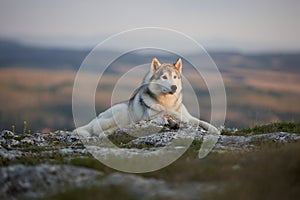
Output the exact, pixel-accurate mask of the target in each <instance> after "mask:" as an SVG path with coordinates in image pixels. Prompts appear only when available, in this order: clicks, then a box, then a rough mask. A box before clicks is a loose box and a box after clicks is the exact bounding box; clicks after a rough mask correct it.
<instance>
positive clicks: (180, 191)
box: [100, 173, 219, 200]
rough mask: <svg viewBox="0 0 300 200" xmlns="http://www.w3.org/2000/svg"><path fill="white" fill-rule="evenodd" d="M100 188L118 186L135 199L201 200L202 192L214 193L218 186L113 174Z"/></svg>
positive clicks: (105, 179)
mask: <svg viewBox="0 0 300 200" xmlns="http://www.w3.org/2000/svg"><path fill="white" fill-rule="evenodd" d="M100 185H102V186H110V185H114V186H118V187H122V188H126V189H127V191H129V192H130V193H132V194H133V195H134V196H136V198H137V199H140V198H141V197H143V199H145V200H147V199H197V200H198V199H201V196H202V194H203V193H204V192H208V191H216V189H218V187H219V185H218V184H201V183H197V182H182V183H180V184H175V183H168V182H166V181H164V180H158V179H153V178H148V179H147V178H142V177H140V176H137V175H130V174H122V173H113V174H111V175H108V176H107V177H105V178H104V179H102V181H101V182H100Z"/></svg>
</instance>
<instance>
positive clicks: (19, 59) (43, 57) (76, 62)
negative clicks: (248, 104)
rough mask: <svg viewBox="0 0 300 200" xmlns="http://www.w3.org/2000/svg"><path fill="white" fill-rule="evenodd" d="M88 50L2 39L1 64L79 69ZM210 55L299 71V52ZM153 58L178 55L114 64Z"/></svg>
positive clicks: (242, 64)
mask: <svg viewBox="0 0 300 200" xmlns="http://www.w3.org/2000/svg"><path fill="white" fill-rule="evenodd" d="M89 52H90V50H74V49H59V48H56V49H55V48H53V49H47V48H42V47H34V46H28V45H24V44H21V43H18V42H16V41H10V40H4V39H0V67H2V68H3V67H20V68H39V69H72V70H77V69H78V68H79V67H80V65H81V63H82V62H83V60H84V58H85V57H86V56H87V55H88V53H89ZM102 53H103V54H104V55H105V54H106V55H111V54H113V53H114V54H116V55H118V53H116V52H114V51H110V50H107V51H104V52H102ZM209 54H210V56H211V57H212V58H213V60H214V61H215V63H216V64H217V66H218V67H219V69H220V70H221V71H222V70H226V69H227V68H230V67H239V68H254V69H268V70H279V71H280V70H284V71H291V72H300V52H299V53H285V54H279V53H278V54H275V53H272V54H266V53H263V54H241V53H238V52H210V53H209ZM191 56H195V57H196V56H199V55H191ZM153 57H159V58H160V59H162V60H163V61H164V62H174V61H175V60H176V59H177V56H175V55H173V54H166V53H163V52H162V54H160V55H157V54H154V53H153V51H152V52H151V51H145V52H142V53H140V52H138V53H137V52H131V53H128V54H126V55H122V56H120V58H119V59H118V60H117V61H116V62H115V64H117V66H120V65H122V66H124V67H126V66H127V67H128V66H136V65H139V64H144V63H149V62H150V61H151V59H152V58H153ZM199 59H200V58H199ZM101 64H102V63H97V66H102V65H101ZM110 70H111V71H112V72H113V71H114V70H118V69H117V68H116V69H113V68H112V69H110Z"/></svg>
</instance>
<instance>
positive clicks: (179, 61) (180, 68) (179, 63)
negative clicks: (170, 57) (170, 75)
mask: <svg viewBox="0 0 300 200" xmlns="http://www.w3.org/2000/svg"><path fill="white" fill-rule="evenodd" d="M174 66H175V68H176V69H177V70H178V71H179V72H180V73H181V70H182V60H181V58H178V60H177V61H176V63H175V64H174Z"/></svg>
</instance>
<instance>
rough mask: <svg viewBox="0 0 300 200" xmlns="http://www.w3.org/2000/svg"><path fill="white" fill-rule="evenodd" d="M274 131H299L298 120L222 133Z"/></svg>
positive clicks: (243, 133)
mask: <svg viewBox="0 0 300 200" xmlns="http://www.w3.org/2000/svg"><path fill="white" fill-rule="evenodd" d="M274 132H288V133H300V123H299V122H275V123H270V124H266V125H260V126H255V127H253V128H247V129H241V130H238V131H232V130H227V129H225V130H223V131H222V135H249V134H265V133H274Z"/></svg>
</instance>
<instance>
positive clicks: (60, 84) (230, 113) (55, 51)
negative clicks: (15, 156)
mask: <svg viewBox="0 0 300 200" xmlns="http://www.w3.org/2000/svg"><path fill="white" fill-rule="evenodd" d="M183 4H184V3H182V2H177V1H176V2H173V1H172V2H170V1H164V2H160V1H154V2H147V3H142V4H141V3H140V2H139V1H132V2H131V5H130V6H128V5H127V3H125V2H123V1H116V3H108V2H105V1H103V2H102V1H100V2H98V1H91V2H89V3H87V4H84V3H83V2H81V1H74V2H72V3H70V2H68V1H49V2H39V1H35V0H29V1H26V2H22V1H21V2H17V1H7V0H1V1H0V27H1V29H0V89H1V90H0V91H1V95H0V129H11V126H12V125H15V127H16V130H22V129H23V121H24V120H26V121H27V124H28V128H30V129H31V130H34V131H36V130H38V131H43V130H44V131H49V130H56V129H64V130H72V129H73V128H74V122H73V117H72V89H73V83H74V78H75V76H76V72H77V70H78V68H79V67H80V64H81V63H82V61H83V60H84V58H85V57H86V56H87V55H88V53H89V52H90V51H91V50H92V48H94V47H95V46H96V45H97V44H98V43H100V42H101V41H103V40H104V39H106V38H108V37H109V36H111V35H113V34H116V33H119V32H121V31H124V30H128V29H132V28H136V27H146V26H148V27H149V26H156V27H162V28H169V29H174V30H176V31H180V32H182V33H184V34H187V35H189V36H190V37H192V38H193V39H195V40H196V41H198V42H199V43H200V44H202V45H203V46H204V48H205V49H206V50H208V52H209V54H210V56H211V57H212V59H213V60H214V62H215V63H216V65H217V66H218V68H219V70H220V72H221V75H222V78H223V80H224V84H225V89H226V94H227V116H226V122H225V126H227V127H237V128H243V127H253V126H254V125H259V124H264V123H269V122H276V121H292V122H293V121H295V122H298V121H300V104H299V97H300V87H299V82H300V73H299V72H300V48H299V47H300V40H299V34H300V28H299V27H300V25H299V20H298V18H299V8H300V3H299V2H298V1H293V0H291V2H289V3H286V1H282V0H276V1H273V0H272V1H271V0H270V1H264V2H261V1H258V0H254V1H249V2H240V1H235V0H229V1H226V3H225V2H219V1H205V2H202V1H199V2H197V1H195V2H189V4H187V5H183ZM161 8H165V9H163V12H161V11H162V10H160V9H161ZM151 11H156V12H155V13H153V12H151ZM120 13H122V15H120ZM137 16H138V17H137ZM139 39H140V38H136V40H139ZM157 39H159V38H155V36H153V40H157ZM130 42H134V41H122V42H121V43H120V44H117V46H113V47H112V48H110V49H106V50H104V51H103V52H102V53H103V55H111V54H113V53H115V52H117V51H120V48H122V47H124V46H126V45H130V44H129V43H130ZM170 42H172V43H173V44H172V45H174V46H176V47H177V48H180V49H184V50H186V51H188V50H189V49H188V47H186V45H185V44H182V43H180V41H178V43H177V42H175V43H176V44H174V41H172V40H170ZM192 53H193V52H191V54H192ZM154 56H155V57H157V58H159V59H160V60H161V61H162V62H174V61H175V60H176V59H177V58H176V57H174V56H173V57H168V56H166V55H164V54H161V55H160V54H151V53H148V54H143V55H141V54H134V53H133V54H131V55H130V56H128V57H126V58H124V59H121V60H119V61H118V62H115V63H114V68H113V69H111V70H108V71H107V72H106V73H105V76H104V77H103V78H102V79H101V84H100V86H99V88H98V89H97V94H96V98H95V100H96V111H97V113H99V112H101V111H103V110H104V109H106V108H108V107H109V106H110V104H111V100H110V98H111V92H112V88H113V86H114V83H115V82H116V81H117V80H118V76H117V75H120V74H122V73H125V72H126V71H127V70H129V69H131V68H132V67H135V66H136V64H137V63H150V62H151V59H152V58H153V57H154ZM194 56H197V55H194ZM199 59H200V58H199ZM96 65H97V66H98V67H99V68H101V67H106V66H103V63H101V62H100V63H96ZM184 65H187V63H186V61H185V62H184ZM184 74H193V72H192V71H189V69H188V68H185V70H184ZM86 76H87V80H88V79H90V77H89V76H91V77H95V76H96V75H95V74H93V73H91V74H90V75H89V74H86ZM142 77H143V75H142V74H141V76H140V77H137V78H136V80H134V81H133V82H132V83H131V82H130V83H128V86H127V87H128V88H130V87H131V88H135V87H136V86H134V84H136V81H138V82H139V81H141V80H142ZM192 83H193V88H194V89H195V92H196V94H197V96H198V100H199V104H200V114H201V118H203V119H205V120H209V119H210V111H211V110H210V96H209V93H208V91H207V87H206V85H205V82H204V81H203V80H198V79H196V80H194V81H192ZM129 93H130V91H129ZM120 100H124V99H120Z"/></svg>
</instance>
